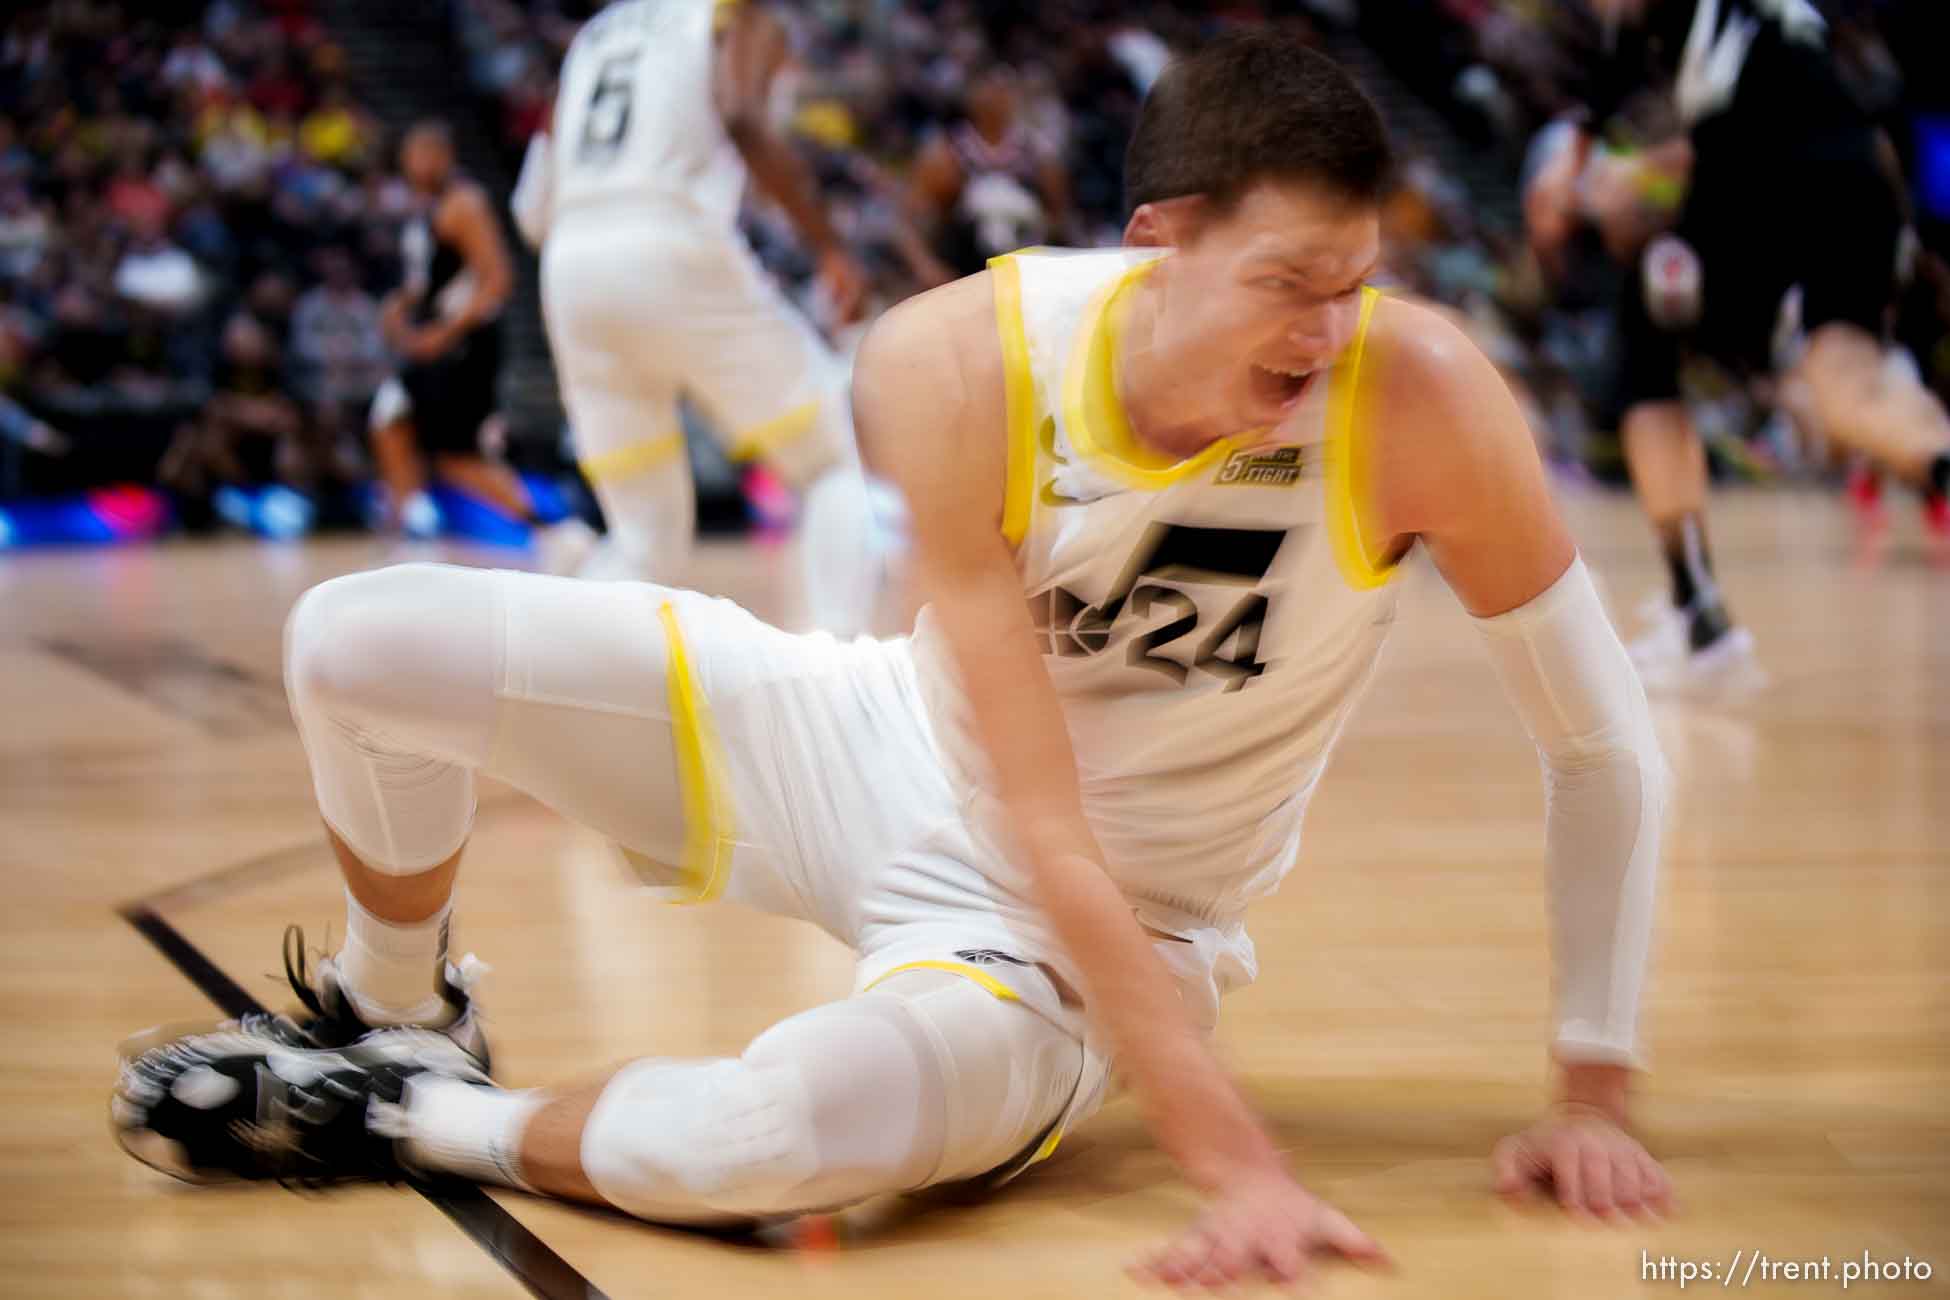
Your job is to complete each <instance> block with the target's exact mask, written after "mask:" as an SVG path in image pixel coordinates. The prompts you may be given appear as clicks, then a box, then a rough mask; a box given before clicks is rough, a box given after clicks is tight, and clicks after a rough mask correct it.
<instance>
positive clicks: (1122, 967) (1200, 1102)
mask: <svg viewBox="0 0 1950 1300" xmlns="http://www.w3.org/2000/svg"><path fill="white" fill-rule="evenodd" d="M935 582H936V583H937V584H939V585H938V587H937V589H938V590H943V591H948V592H952V593H953V594H954V595H953V598H951V599H945V600H942V601H940V602H939V603H938V605H937V608H936V612H937V616H938V617H939V618H940V619H941V624H942V630H943V633H944V635H945V636H946V637H947V640H948V643H949V644H950V645H951V646H952V647H953V648H954V653H955V659H956V662H957V667H958V669H959V671H960V673H961V676H962V683H963V688H964V691H965V693H966V697H967V703H968V709H969V715H970V717H971V719H972V720H973V722H974V724H975V726H976V728H977V731H978V734H979V735H980V738H981V741H982V744H983V747H984V749H985V750H986V752H987V754H988V756H989V759H990V763H991V766H992V767H993V770H994V773H995V781H996V787H997V788H996V794H997V796H998V798H999V799H1000V801H1001V803H1002V807H1003V810H1004V812H1005V814H1006V815H1007V817H1008V824H1009V827H1010V829H1011V831H1012V832H1013V834H1014V838H1015V839H1016V841H1017V844H1018V846H1019V849H1020V851H1021V853H1022V854H1023V856H1024V857H1025V858H1026V859H1027V862H1026V865H1027V866H1028V868H1029V871H1030V877H1031V880H1032V882H1033V884H1034V887H1035V893H1036V901H1037V903H1038V904H1039V905H1040V906H1041V907H1042V909H1043V911H1044V914H1045V915H1046V916H1047V917H1048V918H1049V921H1050V924H1051V926H1052V928H1053V929H1054V930H1055V931H1056V937H1057V940H1058V942H1059V943H1061V944H1062V946H1063V950H1064V952H1065V953H1067V954H1068V955H1069V956H1070V958H1071V961H1072V962H1073V963H1074V965H1075V967H1076V969H1077V974H1078V975H1079V977H1080V978H1081V980H1082V982H1083V985H1084V988H1083V990H1082V992H1083V995H1084V999H1085V1003H1086V1005H1087V1007H1088V1010H1089V1014H1090V1016H1091V1018H1092V1020H1093V1021H1094V1022H1095V1023H1096V1024H1097V1026H1098V1027H1099V1028H1100V1029H1101V1030H1102V1031H1103V1032H1104V1033H1105V1034H1106V1035H1107V1036H1108V1037H1109V1039H1110V1042H1111V1045H1112V1049H1113V1051H1114V1052H1115V1054H1116V1057H1117V1061H1118V1069H1119V1070H1120V1072H1121V1073H1122V1074H1123V1075H1124V1076H1125V1078H1126V1080H1127V1081H1128V1082H1129V1083H1130V1085H1131V1088H1132V1091H1133V1092H1134V1093H1135V1094H1136V1096H1137V1098H1138V1100H1139V1104H1140V1105H1141V1106H1142V1108H1143V1110H1144V1113H1145V1118H1146V1121H1147V1123H1148V1125H1149V1127H1150V1129H1151V1132H1152V1134H1153V1135H1154V1136H1155V1137H1156V1138H1157V1140H1158V1144H1159V1145H1160V1146H1161V1147H1163V1148H1164V1150H1165V1152H1166V1153H1167V1154H1168V1155H1170V1156H1171V1157H1172V1159H1173V1160H1174V1161H1176V1162H1177V1164H1178V1166H1179V1167H1180V1168H1181V1169H1182V1170H1184V1172H1185V1174H1186V1176H1187V1177H1188V1178H1190V1179H1191V1180H1192V1181H1193V1182H1195V1183H1197V1184H1198V1185H1199V1186H1201V1187H1203V1188H1206V1189H1211V1188H1215V1187H1218V1186H1220V1185H1223V1184H1230V1183H1232V1182H1234V1181H1236V1180H1237V1179H1239V1178H1241V1177H1246V1176H1252V1175H1259V1174H1270V1173H1273V1172H1276V1171H1277V1170H1278V1169H1279V1168H1280V1161H1279V1153H1278V1152H1277V1151H1275V1150H1274V1148H1273V1145H1272V1142H1271V1140H1270V1139H1269V1138H1268V1137H1267V1136H1266V1133H1265V1131H1264V1130H1263V1129H1262V1128H1261V1127H1260V1125H1259V1123H1258V1121H1257V1120H1256V1119H1255V1118H1254V1116H1253V1114H1252V1111H1251V1109H1250V1108H1249V1107H1248V1106H1247V1105H1246V1103H1245V1100H1244V1098H1242V1097H1241V1096H1240V1095H1239V1093H1238V1091H1237V1089H1235V1088H1234V1087H1233V1085H1232V1083H1231V1081H1230V1080H1228V1079H1227V1078H1226V1076H1225V1073H1224V1072H1223V1071H1222V1070H1221V1069H1220V1068H1219V1064H1218V1061H1217V1060H1216V1059H1215V1058H1214V1057H1213V1055H1212V1053H1211V1050H1210V1049H1209V1048H1208V1047H1207V1046H1206V1044H1205V1042H1204V1039H1203V1036H1202V1035H1201V1034H1200V1032H1199V1030H1198V1028H1197V1026H1195V1025H1194V1024H1193V1023H1192V1020H1191V1017H1190V1016H1189V1014H1188V1013H1187V1012H1186V1010H1185V1007H1184V1003H1183V1001H1182V1000H1181V999H1180V997H1179V993H1178V986H1177V983H1176V981H1175V980H1173V979H1172V977H1171V974H1170V972H1169V971H1167V970H1166V969H1165V966H1164V963H1163V962H1162V961H1160V960H1159V959H1158V956H1157V954H1156V953H1154V952H1153V951H1152V950H1151V943H1150V940H1149V939H1148V938H1147V937H1146V936H1145V934H1144V931H1143V930H1142V928H1140V927H1139V925H1138V923H1137V921H1136V919H1135V917H1133V915H1132V913H1131V908H1130V904H1129V903H1127V902H1126V901H1125V899H1124V896H1123V894H1122V893H1121V892H1120V891H1119V890H1118V888H1117V885H1116V883H1115V882H1114V881H1112V880H1111V878H1110V876H1109V875H1108V874H1107V873H1106V872H1105V870H1104V866H1103V853H1102V850H1101V849H1100V848H1099V847H1098V845H1097V842H1096V837H1095V836H1094V835H1093V834H1092V833H1091V830H1090V827H1089V824H1088V823H1087V821H1086V820H1085V818H1084V815H1083V802H1082V797H1081V794H1080V792H1079V786H1078V782H1077V775H1076V755H1075V753H1074V751H1073V750H1072V749H1071V746H1070V738H1069V733H1068V731H1067V730H1066V729H1065V727H1064V724H1063V715H1062V710H1061V707H1060V705H1059V703H1058V701H1057V698H1056V692H1055V689H1054V688H1053V687H1052V686H1051V684H1050V682H1049V678H1048V675H1047V674H1046V673H1045V672H1044V670H1043V668H1042V665H1041V663H1040V662H1039V660H1038V656H1037V652H1036V650H1035V643H1034V641H1033V639H1032V637H1031V635H1030V628H1029V620H1028V614H1027V612H1026V610H1025V609H1024V607H1023V603H1022V596H1021V585H1020V579H1019V578H1018V577H1017V576H1016V574H1015V571H1014V569H1013V568H1012V567H1010V566H1009V565H1007V564H1006V563H995V564H991V565H986V566H982V567H980V568H968V569H963V570H961V571H960V572H957V573H954V574H952V575H951V576H937V577H936V578H935Z"/></svg>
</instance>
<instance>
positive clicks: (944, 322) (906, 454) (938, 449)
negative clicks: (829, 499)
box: [853, 271, 1008, 517]
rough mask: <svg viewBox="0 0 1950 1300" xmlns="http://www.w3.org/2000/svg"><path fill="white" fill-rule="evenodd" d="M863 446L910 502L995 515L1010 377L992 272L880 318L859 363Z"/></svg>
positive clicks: (857, 398) (856, 381) (856, 380)
mask: <svg viewBox="0 0 1950 1300" xmlns="http://www.w3.org/2000/svg"><path fill="white" fill-rule="evenodd" d="M853 393H854V399H853V400H854V411H855V414H856V417H857V418H856V423H857V425H858V428H859V437H860V451H861V455H862V457H863V458H864V459H865V460H866V463H867V465H868V466H869V467H870V468H871V469H873V470H874V472H875V473H877V474H880V475H882V476H883V477H886V478H887V479H889V480H891V481H892V482H894V483H895V484H896V485H897V486H899V487H900V488H901V489H902V491H903V492H904V493H906V494H907V496H908V497H909V500H910V502H911V503H913V504H915V505H917V506H919V505H922V503H925V502H929V501H934V502H941V501H946V500H950V499H952V500H954V501H956V502H961V503H970V504H973V503H978V502H979V503H982V508H984V509H993V511H994V512H996V513H997V514H998V517H999V513H1000V510H1001V505H1002V486H1003V480H1004V477H1005V472H1006V467H1007V462H1008V443H1007V436H1006V435H1007V424H1008V401H1007V384H1006V376H1005V371H1004V368H1003V360H1002V345H1001V341H1000V338H999V336H998V334H997V332H996V323H995V292H994V285H993V281H992V279H991V277H990V274H989V273H988V272H986V271H984V272H982V273H980V274H977V275H972V276H969V277H967V278H966V279H962V280H957V281H955V282H954V283H952V284H946V285H943V286H941V287H940V288H938V289H932V290H930V291H928V292H927V293H923V294H920V295H917V296H916V297H913V298H910V299H908V300H907V301H905V302H903V303H901V304H900V305H899V306H897V307H895V308H893V309H892V310H890V311H888V312H887V313H886V314H885V315H883V316H882V317H881V318H880V319H879V320H878V321H876V322H875V323H874V326H873V328H872V329H871V330H869V331H868V333H867V336H866V338H865V339H864V340H863V341H862V342H861V345H860V351H859V354H858V356H857V357H856V358H855V361H854V371H853Z"/></svg>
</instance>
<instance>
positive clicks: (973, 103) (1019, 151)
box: [909, 63, 1078, 284]
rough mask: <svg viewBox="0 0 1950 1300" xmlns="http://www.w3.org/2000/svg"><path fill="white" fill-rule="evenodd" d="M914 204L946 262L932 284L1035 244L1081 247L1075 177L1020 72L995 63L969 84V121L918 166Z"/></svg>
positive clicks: (933, 139)
mask: <svg viewBox="0 0 1950 1300" xmlns="http://www.w3.org/2000/svg"><path fill="white" fill-rule="evenodd" d="M909 203H910V205H911V207H912V208H913V211H914V214H915V216H916V218H917V220H918V221H919V223H920V224H921V228H922V229H923V230H924V231H925V232H928V233H929V234H930V235H931V236H932V241H933V243H934V246H935V247H936V248H938V249H939V250H941V258H940V260H939V261H938V262H937V264H936V266H935V267H934V268H933V273H932V275H931V277H930V278H931V279H932V280H933V282H935V283H939V284H945V283H947V282H948V281H949V280H953V279H957V278H959V277H961V276H964V275H974V274H975V273H976V272H978V271H980V270H981V269H982V268H983V267H984V266H986V265H988V259H989V258H991V257H1000V256H1001V255H1003V254H1004V253H1013V252H1015V251H1016V250H1017V249H1019V248H1025V247H1028V246H1029V245H1032V244H1042V243H1048V242H1052V241H1054V242H1057V243H1063V244H1070V243H1075V242H1078V241H1076V240H1075V238H1074V232H1073V231H1072V222H1071V212H1070V178H1069V177H1068V176H1067V175H1065V174H1064V171H1063V163H1062V159H1061V157H1060V156H1059V154H1058V153H1057V151H1056V149H1055V148H1054V147H1053V146H1052V145H1051V144H1050V142H1049V141H1047V140H1045V139H1044V138H1043V136H1042V135H1041V133H1039V132H1038V131H1037V130H1036V129H1035V127H1033V126H1032V125H1031V124H1030V122H1029V119H1028V116H1027V114H1026V113H1025V112H1024V107H1023V97H1022V86H1021V82H1020V79H1019V78H1018V77H1017V75H1016V72H1015V70H1014V69H1012V68H1010V67H1009V66H1008V65H1006V64H1001V63H997V64H991V65H990V66H989V67H987V68H985V69H984V70H983V71H982V72H981V73H979V74H978V75H977V76H976V77H975V78H974V80H973V82H972V83H971V84H970V85H969V88H968V92H967V96H966V116H965V117H964V118H963V119H962V120H961V121H959V122H956V123H954V124H953V125H951V126H949V127H947V128H946V129H945V130H941V131H937V132H935V133H934V134H933V135H932V136H930V137H929V138H928V140H927V142H926V143H925V144H923V145H922V147H921V152H920V155H919V156H918V157H917V158H916V159H915V160H914V170H913V177H912V180H911V193H910V197H909Z"/></svg>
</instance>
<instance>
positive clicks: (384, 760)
mask: <svg viewBox="0 0 1950 1300" xmlns="http://www.w3.org/2000/svg"><path fill="white" fill-rule="evenodd" d="M495 581H496V576H495V575H493V574H490V573H487V572H484V571H479V570H463V569H456V568H450V567H448V566H442V565H425V564H421V565H400V566H397V567H395V568H391V569H382V570H377V571H374V572H370V573H358V574H349V575H347V576H345V577H342V578H334V579H332V580H331V581H330V582H326V583H321V584H320V585H319V586H316V587H314V588H312V589H311V590H310V591H308V592H306V593H305V594H304V595H303V596H302V597H300V598H299V600H298V602H297V604H296V605H295V606H293V607H292V611H291V614H290V616H289V617H288V618H287V619H286V621H285V633H284V669H285V690H286V693H287V695H288V696H289V699H290V702H291V712H292V716H293V717H294V718H295V719H296V720H297V723H298V734H299V737H300V739H301V740H302V741H303V743H304V746H305V752H306V756H307V757H308V758H309V759H310V762H311V769H312V786H313V790H314V793H315V794H316V796H317V799H318V808H319V813H320V815H321V816H323V818H324V819H325V822H326V824H327V825H328V826H330V827H331V828H332V830H333V831H334V832H336V833H337V835H338V836H339V838H340V839H342V840H344V841H345V843H346V844H347V845H348V846H349V847H350V848H351V849H352V851H353V852H354V853H355V854H357V855H358V856H359V859H360V860H361V861H362V862H364V863H365V864H366V865H367V866H369V867H371V868H372V869H373V870H375V871H380V872H384V873H387V874H392V875H413V874H416V873H418V872H421V871H425V870H427V869H428V868H429V867H432V866H435V865H437V864H439V863H440V862H442V861H445V860H446V859H447V858H449V857H451V856H452V855H453V853H454V851H455V850H456V849H457V848H458V847H459V845H460V844H461V843H462V842H463V841H464V840H465V839H466V836H467V832H468V829H469V828H470V827H471V826H472V823H473V816H474V787H473V777H472V772H471V768H473V767H476V766H479V765H480V764H481V762H482V761H483V759H484V756H485V754H486V752H487V749H488V746H489V744H490V742H491V738H492V729H493V725H494V719H495V712H494V708H495V703H496V701H495V693H494V690H495V683H496V681H497V680H498V677H499V673H500V663H501V653H502V652H501V648H500V644H499V628H500V620H499V617H498V614H499V604H498V598H497V597H496V596H495V594H494V592H493V589H492V584H493V583H494V582H495Z"/></svg>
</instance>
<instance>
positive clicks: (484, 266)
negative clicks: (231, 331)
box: [372, 122, 532, 532]
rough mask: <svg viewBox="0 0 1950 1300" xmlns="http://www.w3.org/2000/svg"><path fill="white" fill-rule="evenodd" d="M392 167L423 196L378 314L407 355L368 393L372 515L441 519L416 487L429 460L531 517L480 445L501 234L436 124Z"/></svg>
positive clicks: (402, 520) (497, 360)
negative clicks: (421, 211)
mask: <svg viewBox="0 0 1950 1300" xmlns="http://www.w3.org/2000/svg"><path fill="white" fill-rule="evenodd" d="M400 167H401V170H402V171H403V172H404V173H405V175H406V179H407V181H408V183H409V184H411V185H412V186H413V188H414V189H415V190H416V191H418V193H419V194H420V195H421V196H422V197H423V198H425V199H426V201H427V208H426V214H425V216H424V218H422V219H418V220H415V221H414V222H412V223H410V224H409V225H408V226H407V229H406V233H405V236H404V247H403V248H402V250H401V251H402V253H403V255H404V256H403V261H404V263H405V267H406V283H405V284H404V285H402V286H401V287H400V288H399V289H398V290H396V291H395V292H394V293H392V294H391V295H390V296H389V297H388V298H387V299H386V302H385V305H384V306H383V307H382V309H381V314H380V323H381V326H382V328H383V329H384V331H385V333H386V340H387V342H388V344H390V345H391V347H392V348H393V350H394V351H395V352H396V353H398V354H399V356H400V357H401V359H402V362H403V365H402V368H401V370H400V373H399V376H398V381H397V383H389V384H387V385H386V386H385V387H384V388H382V389H381V390H380V393H379V395H378V396H377V397H375V398H374V399H373V416H372V445H373V455H374V458H375V459H376V460H377V461H378V465H379V473H380V477H381V478H382V479H383V480H384V482H385V487H386V496H385V505H384V509H383V511H382V512H381V519H380V524H381V526H382V527H385V528H399V527H402V526H405V527H407V528H409V529H410V530H411V531H414V532H430V531H433V530H434V529H436V528H437V527H438V518H437V512H435V511H434V510H433V507H432V503H431V502H430V501H429V500H428V498H427V497H426V494H425V492H424V490H423V489H424V487H425V481H426V466H425V462H427V461H430V462H431V465H432V470H433V472H434V473H435V474H436V475H438V476H439V477H440V478H442V479H444V480H447V481H449V482H451V483H453V484H455V485H456V486H459V487H461V488H464V489H466V490H467V491H469V492H471V493H473V494H474V495H476V496H479V497H482V498H484V499H486V500H488V501H490V502H492V503H493V504H495V505H496V506H499V507H500V508H501V509H503V510H505V511H506V512H507V513H508V514H510V515H513V516H515V517H516V518H528V517H530V516H531V515H532V503H531V502H530V501H529V498H528V493H527V490H526V489H525V488H524V487H523V486H522V483H521V479H520V478H519V476H517V475H516V474H515V473H514V472H513V471H511V470H509V469H508V468H507V467H506V466H504V465H501V464H499V463H498V462H494V461H490V460H489V459H487V458H486V457H485V456H484V455H483V454H482V451H481V426H482V424H483V423H484V422H485V421H486V420H487V418H488V416H490V415H492V414H493V413H494V409H495V400H496V392H495V390H496V387H497V385H498V383H499V380H500V373H501V310H502V307H503V306H504V305H505V304H506V303H507V301H508V295H509V292H510V291H511V289H512V288H513V285H514V271H513V268H512V265H511V263H510V261H509V258H508V249H507V245H506V243H505V242H504V241H503V239H502V237H501V229H500V226H499V225H498V224H497V223H496V220H495V217H494V213H493V209H492V208H491V207H490V206H489V204H488V200H487V197H486V196H485V195H484V194H483V193H482V192H481V189H480V187H479V186H477V185H475V184H474V183H473V182H472V181H470V180H468V179H467V178H466V177H464V176H462V175H460V174H459V173H458V172H457V171H456V169H455V166H454V149H453V142H452V140H451V139H450V138H449V136H448V133H447V129H446V127H445V126H444V125H443V124H441V123H438V122H423V123H420V124H419V125H416V126H415V127H414V128H413V129H412V130H411V131H409V132H408V133H407V135H406V138H405V140H404V142H403V143H402V144H401V146H400ZM423 458H424V459H423Z"/></svg>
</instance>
